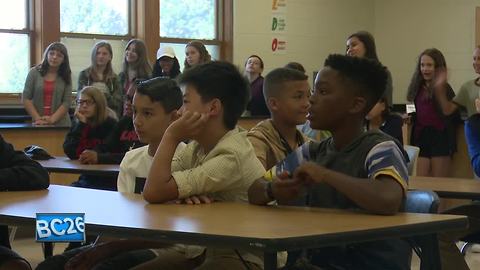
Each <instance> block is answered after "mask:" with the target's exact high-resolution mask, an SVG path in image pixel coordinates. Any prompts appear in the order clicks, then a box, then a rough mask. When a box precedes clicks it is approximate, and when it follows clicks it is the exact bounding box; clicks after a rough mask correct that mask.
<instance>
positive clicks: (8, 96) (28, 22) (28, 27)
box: [0, 0, 34, 105]
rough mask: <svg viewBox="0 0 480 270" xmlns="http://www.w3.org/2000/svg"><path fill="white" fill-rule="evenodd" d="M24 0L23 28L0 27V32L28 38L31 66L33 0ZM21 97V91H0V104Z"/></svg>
mask: <svg viewBox="0 0 480 270" xmlns="http://www.w3.org/2000/svg"><path fill="white" fill-rule="evenodd" d="M24 1H25V27H24V28H23V29H5V28H0V33H2V34H3V33H5V34H23V35H26V36H27V38H28V43H29V52H30V56H29V59H28V62H29V66H32V62H33V61H32V60H33V58H32V44H33V42H32V36H33V30H32V29H33V27H32V21H33V17H32V12H31V7H32V6H33V5H32V4H33V3H32V1H34V0H24ZM19 97H21V92H19V93H6V92H0V105H3V104H16V103H17V102H16V101H17V100H18V99H19Z"/></svg>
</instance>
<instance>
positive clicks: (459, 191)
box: [408, 176, 480, 200]
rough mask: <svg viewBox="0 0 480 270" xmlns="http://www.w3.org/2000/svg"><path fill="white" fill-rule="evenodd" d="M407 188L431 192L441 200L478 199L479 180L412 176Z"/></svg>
mask: <svg viewBox="0 0 480 270" xmlns="http://www.w3.org/2000/svg"><path fill="white" fill-rule="evenodd" d="M408 187H409V189H428V190H433V191H435V192H436V193H437V194H438V196H440V197H443V198H453V199H471V200H479V199H480V180H476V179H465V178H444V177H442V178H440V177H422V176H414V177H411V179H410V181H409V183H408Z"/></svg>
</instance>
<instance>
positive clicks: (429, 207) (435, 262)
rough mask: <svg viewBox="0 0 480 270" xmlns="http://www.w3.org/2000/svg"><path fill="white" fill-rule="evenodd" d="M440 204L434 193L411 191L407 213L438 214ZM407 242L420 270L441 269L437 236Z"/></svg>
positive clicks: (408, 239)
mask: <svg viewBox="0 0 480 270" xmlns="http://www.w3.org/2000/svg"><path fill="white" fill-rule="evenodd" d="M417 149H418V147H417ZM439 203H440V199H439V198H438V195H437V194H436V193H435V192H433V191H430V190H411V191H408V193H407V199H406V201H405V212H409V213H437V211H438V205H439ZM406 240H407V241H408V242H409V243H410V245H411V246H412V249H413V250H414V251H415V253H416V254H417V256H418V257H419V258H420V270H427V269H428V270H430V269H441V265H440V253H439V249H438V239H437V235H436V234H429V235H418V236H412V237H408V238H407V239H406Z"/></svg>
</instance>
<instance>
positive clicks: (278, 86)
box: [263, 68, 308, 100]
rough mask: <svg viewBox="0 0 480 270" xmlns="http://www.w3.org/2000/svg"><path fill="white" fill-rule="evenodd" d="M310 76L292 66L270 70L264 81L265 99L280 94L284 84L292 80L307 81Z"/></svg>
mask: <svg viewBox="0 0 480 270" xmlns="http://www.w3.org/2000/svg"><path fill="white" fill-rule="evenodd" d="M306 80H308V76H307V75H305V74H304V73H302V72H301V71H298V70H296V69H291V68H276V69H274V70H272V71H270V72H269V73H268V74H267V76H265V79H264V81H263V96H264V97H265V100H266V99H267V98H270V97H275V96H278V94H279V93H281V92H282V91H283V84H284V83H286V82H291V81H306Z"/></svg>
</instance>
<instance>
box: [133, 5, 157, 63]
mask: <svg viewBox="0 0 480 270" xmlns="http://www.w3.org/2000/svg"><path fill="white" fill-rule="evenodd" d="M136 7H137V13H136V18H137V19H136V24H137V38H139V39H142V40H143V41H144V42H145V45H146V46H147V52H148V60H149V61H150V63H155V61H156V60H157V59H156V57H157V49H158V47H159V45H160V2H159V1H158V0H137V5H136Z"/></svg>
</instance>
